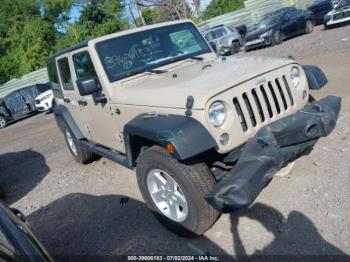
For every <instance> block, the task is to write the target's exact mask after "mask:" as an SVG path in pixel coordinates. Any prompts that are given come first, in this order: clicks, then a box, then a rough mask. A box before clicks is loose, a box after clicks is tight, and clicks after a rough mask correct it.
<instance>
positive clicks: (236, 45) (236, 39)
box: [202, 25, 243, 55]
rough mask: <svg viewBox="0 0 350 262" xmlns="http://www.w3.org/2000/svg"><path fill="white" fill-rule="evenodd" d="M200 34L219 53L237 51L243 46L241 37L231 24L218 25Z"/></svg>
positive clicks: (233, 52)
mask: <svg viewBox="0 0 350 262" xmlns="http://www.w3.org/2000/svg"><path fill="white" fill-rule="evenodd" d="M202 34H203V36H204V37H205V39H207V41H208V42H209V43H210V45H211V46H212V47H213V48H214V50H215V51H216V52H217V53H218V54H219V55H226V54H235V53H238V52H239V51H240V49H241V46H243V39H242V37H241V35H240V33H239V32H238V31H237V30H236V28H234V27H233V26H225V25H219V26H216V27H213V28H211V29H209V30H206V31H204V32H202Z"/></svg>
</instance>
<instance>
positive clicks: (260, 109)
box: [252, 88, 265, 122]
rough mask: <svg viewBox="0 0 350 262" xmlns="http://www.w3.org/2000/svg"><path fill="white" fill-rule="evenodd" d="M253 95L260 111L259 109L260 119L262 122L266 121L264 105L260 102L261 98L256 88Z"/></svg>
mask: <svg viewBox="0 0 350 262" xmlns="http://www.w3.org/2000/svg"><path fill="white" fill-rule="evenodd" d="M252 95H253V97H254V101H255V104H256V106H257V108H258V111H259V115H260V120H261V122H264V121H265V116H264V111H263V109H262V106H261V103H260V100H259V97H258V94H257V93H256V90H255V88H254V89H253V90H252Z"/></svg>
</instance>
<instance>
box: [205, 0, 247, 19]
mask: <svg viewBox="0 0 350 262" xmlns="http://www.w3.org/2000/svg"><path fill="white" fill-rule="evenodd" d="M243 7H244V0H213V1H212V2H211V3H210V4H209V5H208V6H207V8H206V9H205V10H204V14H203V18H204V19H209V18H212V17H215V16H218V15H223V14H226V13H229V12H233V11H235V10H237V9H240V8H243Z"/></svg>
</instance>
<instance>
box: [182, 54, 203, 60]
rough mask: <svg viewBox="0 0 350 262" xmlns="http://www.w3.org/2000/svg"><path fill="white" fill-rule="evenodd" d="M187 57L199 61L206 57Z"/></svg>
mask: <svg viewBox="0 0 350 262" xmlns="http://www.w3.org/2000/svg"><path fill="white" fill-rule="evenodd" d="M186 59H193V60H198V61H203V60H204V57H201V56H197V55H196V56H189V57H186Z"/></svg>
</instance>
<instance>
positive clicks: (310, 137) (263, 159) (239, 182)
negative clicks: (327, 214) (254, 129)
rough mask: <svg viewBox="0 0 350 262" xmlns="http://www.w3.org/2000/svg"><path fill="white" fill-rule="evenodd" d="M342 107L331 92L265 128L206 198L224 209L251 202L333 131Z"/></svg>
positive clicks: (220, 208)
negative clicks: (281, 170) (282, 171)
mask: <svg viewBox="0 0 350 262" xmlns="http://www.w3.org/2000/svg"><path fill="white" fill-rule="evenodd" d="M340 107H341V99H340V98H339V97H335V96H328V97H326V98H323V99H321V100H319V101H317V102H314V103H312V104H310V105H307V106H306V107H305V108H303V109H302V110H299V111H298V112H297V113H295V114H292V115H290V116H287V117H285V118H283V119H281V120H279V121H276V122H274V123H272V124H270V125H268V126H266V127H264V128H262V129H261V130H260V131H259V132H258V133H257V134H256V136H255V137H253V138H251V139H249V140H248V141H247V143H246V144H245V146H244V149H243V151H242V153H241V155H240V158H239V160H238V161H237V163H236V165H235V166H234V167H233V168H232V170H231V171H229V172H228V173H227V174H226V175H225V176H224V178H223V179H222V180H220V182H218V183H217V184H216V185H214V187H213V188H212V189H211V190H210V191H209V192H208V193H207V194H206V196H205V199H206V200H207V201H208V202H209V203H210V204H211V205H212V206H213V207H214V208H215V209H217V210H218V211H220V212H224V213H225V212H231V211H233V210H235V209H238V208H242V207H245V206H248V205H250V204H251V203H252V202H253V201H254V200H255V198H256V197H257V196H258V194H259V193H260V192H261V191H262V190H263V188H264V187H265V186H266V185H267V184H268V183H269V182H270V181H271V179H272V177H273V176H274V175H275V174H276V173H277V171H278V170H279V169H281V168H282V167H283V166H285V165H286V164H288V163H289V162H290V161H293V160H295V159H296V158H297V157H300V156H301V155H304V154H306V153H308V152H309V151H310V150H311V149H312V147H313V145H314V144H315V143H316V142H317V140H318V139H319V138H320V137H325V136H327V135H329V134H330V133H331V132H332V131H333V129H334V128H335V125H336V120H337V118H338V115H339V111H340Z"/></svg>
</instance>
